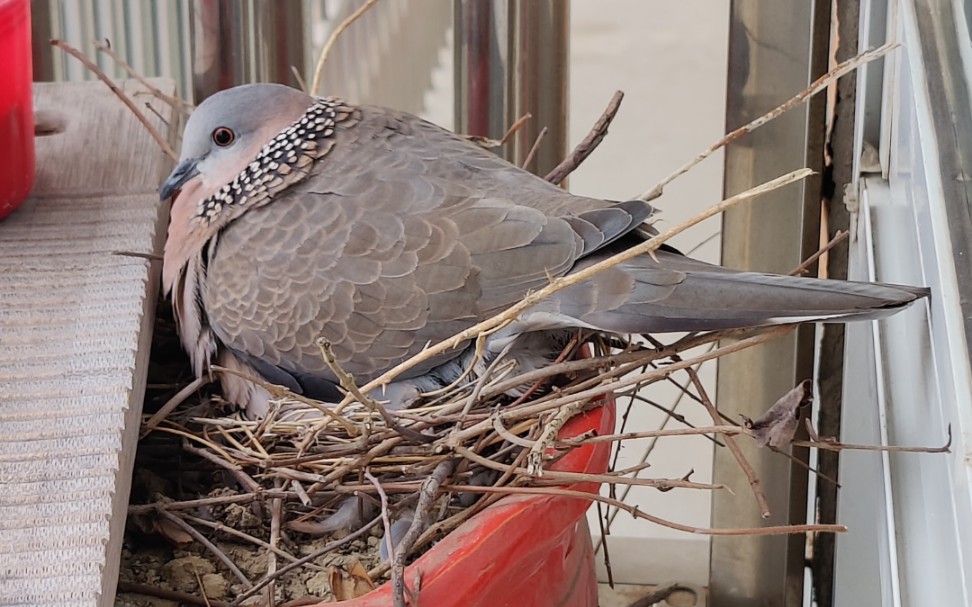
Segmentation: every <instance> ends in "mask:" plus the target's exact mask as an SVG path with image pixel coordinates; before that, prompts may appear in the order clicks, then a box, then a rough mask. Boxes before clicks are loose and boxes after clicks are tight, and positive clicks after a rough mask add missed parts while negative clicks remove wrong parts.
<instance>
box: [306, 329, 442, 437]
mask: <svg viewBox="0 0 972 607" xmlns="http://www.w3.org/2000/svg"><path fill="white" fill-rule="evenodd" d="M317 346H318V347H319V348H320V349H321V354H322V355H323V356H324V362H325V363H327V366H328V367H329V368H330V369H331V372H332V373H334V375H336V376H337V378H338V382H340V384H341V387H342V388H344V389H345V390H347V392H348V394H349V395H351V396H353V397H354V398H355V399H356V400H357V401H358V402H359V403H361V404H362V405H364V406H365V407H367V408H368V409H370V410H371V411H374V412H376V413H377V414H378V415H380V416H381V419H382V420H383V421H384V422H385V425H386V426H388V427H389V428H391V429H393V430H395V432H398V433H399V434H401V435H402V436H404V437H406V438H408V439H411V440H414V441H419V442H423V443H428V442H432V441H433V440H435V437H432V436H426V435H424V434H422V433H420V432H416V431H415V430H412V429H411V428H406V427H405V426H402V425H401V424H399V423H398V422H397V421H395V418H394V417H392V416H391V415H389V414H388V409H386V408H385V407H384V406H383V405H382V404H381V403H380V402H378V401H377V400H375V399H373V398H371V397H370V396H368V395H366V394H364V393H363V392H362V391H361V389H360V388H358V384H356V383H354V378H353V377H351V376H350V375H349V374H348V373H346V372H345V371H344V369H342V368H341V365H340V364H338V361H337V359H336V358H335V357H334V351H333V350H332V349H331V342H329V341H327V340H326V339H324V338H320V339H318V340H317ZM340 410H341V406H338V408H337V409H336V410H335V414H337V413H339V412H340Z"/></svg>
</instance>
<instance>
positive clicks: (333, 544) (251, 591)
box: [229, 517, 381, 607]
mask: <svg viewBox="0 0 972 607" xmlns="http://www.w3.org/2000/svg"><path fill="white" fill-rule="evenodd" d="M380 521H381V517H377V518H374V519H372V520H371V521H369V522H368V523H366V524H365V525H364V526H363V527H361V528H360V529H358V530H357V531H355V532H353V533H349V534H348V535H346V536H344V537H343V538H341V539H339V540H337V541H335V542H331V543H330V544H327V545H325V546H322V547H321V548H319V549H317V550H315V551H314V552H312V553H310V554H308V555H306V556H303V557H301V558H299V559H297V560H296V561H294V562H293V563H288V564H287V565H284V566H283V567H281V568H280V569H278V570H277V571H275V572H274V574H273V576H272V577H271V576H270V575H267V576H265V577H264V578H263V579H262V580H260V581H259V582H257V583H256V584H254V585H253V588H250V589H249V590H247V591H246V592H244V593H243V594H241V595H239V596H238V597H236V599H234V600H233V602H232V603H230V604H229V607H238V606H239V605H240V604H241V603H242V602H243V601H245V600H246V599H248V598H250V597H251V596H254V595H256V594H257V593H258V592H260V590H261V589H262V588H263V587H264V586H266V585H267V584H269V583H270V582H272V581H274V580H276V579H278V578H279V577H280V576H282V575H284V574H285V573H287V572H288V571H293V570H294V569H296V568H297V567H300V566H302V565H304V564H306V563H309V562H311V561H313V560H315V559H317V558H319V557H320V556H322V555H325V554H327V553H328V552H332V551H334V550H337V549H338V548H340V547H342V546H345V545H347V544H350V543H351V542H353V541H354V540H356V539H358V538H359V537H362V536H363V535H365V534H367V533H368V532H369V531H371V528H372V527H374V526H375V525H377V524H378V523H379V522H380Z"/></svg>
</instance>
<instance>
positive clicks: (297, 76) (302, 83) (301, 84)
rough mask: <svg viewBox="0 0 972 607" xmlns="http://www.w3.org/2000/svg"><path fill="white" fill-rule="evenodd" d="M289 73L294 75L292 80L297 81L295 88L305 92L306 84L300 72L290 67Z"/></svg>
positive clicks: (292, 66)
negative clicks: (297, 87)
mask: <svg viewBox="0 0 972 607" xmlns="http://www.w3.org/2000/svg"><path fill="white" fill-rule="evenodd" d="M290 72H291V73H292V74H293V75H294V79H295V80H297V86H299V87H300V90H302V91H304V92H307V82H305V81H304V77H303V76H301V74H300V70H298V69H297V66H296V65H291V66H290Z"/></svg>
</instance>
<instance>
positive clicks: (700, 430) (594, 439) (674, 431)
mask: <svg viewBox="0 0 972 607" xmlns="http://www.w3.org/2000/svg"><path fill="white" fill-rule="evenodd" d="M748 433H749V431H748V430H746V429H745V428H743V427H742V426H729V425H722V426H698V427H696V428H668V429H663V430H646V431H644V432H625V433H623V434H601V435H598V436H587V437H582V438H565V439H561V440H559V441H557V443H556V445H557V446H560V445H563V446H568V447H576V446H579V445H590V444H593V443H613V442H616V441H623V440H633V439H638V438H660V437H662V436H689V435H694V434H729V435H733V434H748Z"/></svg>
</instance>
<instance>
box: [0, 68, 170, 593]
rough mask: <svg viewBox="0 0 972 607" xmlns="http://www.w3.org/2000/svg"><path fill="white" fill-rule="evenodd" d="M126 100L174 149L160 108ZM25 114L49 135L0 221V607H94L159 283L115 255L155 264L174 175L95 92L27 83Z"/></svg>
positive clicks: (113, 551)
mask: <svg viewBox="0 0 972 607" xmlns="http://www.w3.org/2000/svg"><path fill="white" fill-rule="evenodd" d="M121 84H122V87H123V90H125V91H126V92H128V93H129V94H133V93H135V92H136V91H139V90H140V85H138V84H137V83H135V82H128V81H126V82H123V83H121ZM155 84H156V86H158V87H159V88H161V89H162V90H163V91H166V92H169V93H172V92H173V91H174V85H173V83H171V82H169V81H164V80H160V81H156V82H155ZM139 100H140V101H141V100H145V101H150V103H152V106H153V107H154V108H155V109H156V110H157V111H158V112H159V114H160V116H161V118H160V117H159V116H150V119H151V121H152V122H153V123H154V124H155V125H156V127H157V128H159V130H160V131H161V132H163V133H165V134H166V135H167V136H168V137H170V139H171V138H172V134H173V133H172V131H170V129H169V127H168V126H167V124H166V122H168V123H172V124H174V123H175V122H176V119H175V118H173V115H172V111H171V109H170V108H169V107H168V106H166V105H164V104H163V103H161V102H159V101H158V100H155V99H152V98H151V97H150V96H148V95H146V94H145V93H144V91H143V92H142V93H141V94H140V95H139ZM34 102H35V107H36V108H37V110H38V116H39V121H43V122H47V123H49V124H54V125H55V127H56V128H55V129H54V130H55V131H56V132H55V133H54V134H51V135H47V136H43V137H38V138H37V139H36V142H37V178H36V183H35V187H34V191H33V193H32V195H31V198H30V199H28V200H27V201H26V202H25V203H24V205H23V207H21V208H20V209H19V210H18V211H17V212H15V213H14V214H13V215H11V216H10V217H9V218H7V219H6V220H4V221H3V222H0V605H44V606H52V607H53V606H68V605H72V606H73V605H78V606H81V605H84V606H94V605H105V606H107V605H111V604H113V603H114V596H115V586H116V584H117V578H118V564H119V559H120V556H121V544H122V536H123V533H124V526H125V513H126V508H127V505H128V494H129V489H130V487H131V473H132V464H133V462H134V457H135V445H136V442H137V439H138V424H139V418H140V414H141V406H142V399H143V397H144V392H145V379H146V373H147V370H148V356H149V349H150V345H151V338H152V327H153V322H154V312H155V302H156V298H157V296H158V284H159V272H160V269H161V268H160V264H159V263H158V262H150V261H147V260H145V259H140V258H135V257H130V256H127V257H126V256H118V255H115V254H113V253H114V252H117V251H132V252H140V253H159V252H161V245H162V242H163V241H164V234H165V225H166V218H167V213H168V208H167V206H166V205H164V204H162V203H160V201H159V199H158V194H157V188H158V186H159V183H160V182H161V180H162V179H163V178H164V176H165V175H166V174H167V173H168V171H169V170H170V169H171V167H172V162H171V160H170V159H169V158H167V157H166V156H165V155H164V154H162V152H161V151H160V150H159V148H158V146H157V145H156V144H155V142H154V141H153V140H152V139H151V138H150V136H149V135H148V134H147V132H146V131H145V129H144V127H143V126H142V125H141V124H139V123H138V122H137V121H136V119H135V118H134V116H132V115H131V113H130V112H129V111H128V109H127V108H126V107H125V106H124V105H122V103H121V102H120V101H119V100H118V99H117V98H115V97H114V96H113V95H112V93H111V92H110V91H109V90H108V89H107V88H106V87H105V86H104V85H103V84H101V83H97V82H85V83H57V84H37V85H35V90H34ZM163 118H164V120H165V122H163Z"/></svg>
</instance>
